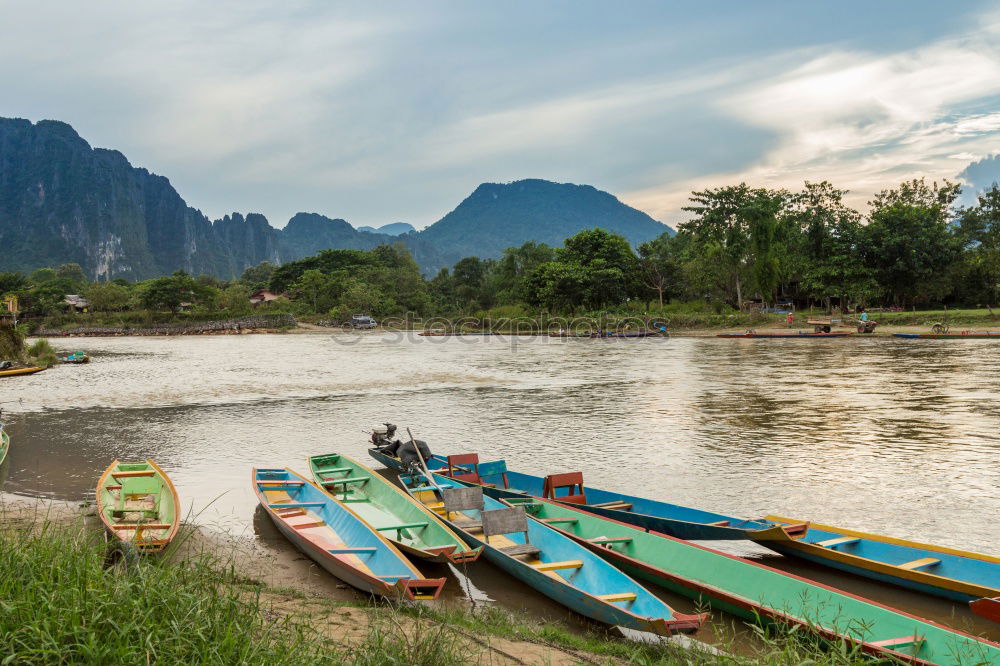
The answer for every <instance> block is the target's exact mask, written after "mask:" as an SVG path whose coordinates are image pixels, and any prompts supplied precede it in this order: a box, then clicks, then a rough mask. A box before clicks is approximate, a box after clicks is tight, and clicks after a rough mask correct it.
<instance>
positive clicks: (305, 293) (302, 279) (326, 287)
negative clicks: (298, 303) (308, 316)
mask: <svg viewBox="0 0 1000 666" xmlns="http://www.w3.org/2000/svg"><path fill="white" fill-rule="evenodd" d="M330 287H331V284H330V278H329V277H328V276H327V275H325V274H324V273H323V271H321V270H319V269H316V268H311V269H309V270H307V271H305V272H303V273H302V275H301V276H299V279H298V280H296V281H295V282H294V283H293V284H292V294H293V295H295V296H296V297H299V298H305V299H306V300H308V301H309V303H310V304H311V305H312V311H313V312H319V309H318V308H319V301H320V298H321V297H322V296H323V295H324V294H326V293H327V292H329V291H330Z"/></svg>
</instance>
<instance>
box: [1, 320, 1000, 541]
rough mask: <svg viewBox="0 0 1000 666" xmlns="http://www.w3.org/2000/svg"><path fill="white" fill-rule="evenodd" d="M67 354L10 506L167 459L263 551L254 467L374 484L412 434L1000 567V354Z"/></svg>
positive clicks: (211, 347) (71, 346)
mask: <svg viewBox="0 0 1000 666" xmlns="http://www.w3.org/2000/svg"><path fill="white" fill-rule="evenodd" d="M53 342H54V343H55V345H56V347H57V348H59V349H64V350H76V349H80V350H83V351H86V352H87V353H89V354H91V355H92V356H93V362H92V363H90V364H89V365H84V366H61V367H57V368H54V369H52V370H49V371H46V372H43V373H39V374H36V375H31V376H26V377H17V378H6V379H0V403H3V405H0V406H3V407H4V409H5V412H6V419H7V421H8V430H9V432H10V434H11V436H12V440H13V445H12V447H11V452H10V461H9V469H8V470H6V472H7V475H8V478H7V481H6V484H5V486H4V488H3V490H4V491H7V492H13V493H17V494H22V495H31V496H41V497H53V498H59V499H69V500H83V499H87V498H90V497H93V493H94V485H95V483H96V480H97V477H98V476H99V474H100V472H101V471H102V470H103V469H104V468H105V467H106V466H107V464H108V463H109V462H110V461H111V460H112V459H114V458H116V457H118V458H123V459H137V458H147V457H149V458H154V459H155V460H157V461H158V462H159V463H160V464H161V465H162V466H163V467H164V468H166V470H167V471H168V472H169V473H170V474H171V477H172V478H173V479H174V482H175V483H176V485H177V487H178V490H179V492H180V494H181V497H182V500H183V502H184V504H185V505H186V507H187V506H191V507H193V509H194V511H195V512H201V514H200V521H201V522H209V523H216V524H219V525H222V526H225V527H226V528H228V529H231V530H235V531H237V532H238V531H240V530H245V531H246V533H248V534H253V528H252V523H253V521H252V516H253V511H254V508H255V504H256V502H255V499H254V496H253V493H252V492H251V489H250V484H249V477H250V468H251V467H252V466H253V465H261V466H268V467H275V466H282V465H289V466H291V467H293V468H295V469H298V470H300V471H303V472H304V471H306V470H307V466H306V463H305V458H306V456H308V455H312V454H317V453H324V452H330V451H337V452H342V453H347V454H349V455H352V456H356V457H358V458H359V459H361V460H362V461H363V462H366V463H367V462H368V460H369V459H368V458H367V456H366V454H365V449H366V437H367V436H366V435H365V433H364V432H363V430H364V429H366V428H368V427H370V426H371V425H373V424H377V423H380V422H382V421H386V420H391V421H393V422H395V423H397V424H399V425H400V426H410V427H412V428H413V432H414V435H415V436H416V437H418V438H420V439H425V440H427V441H428V442H430V443H431V445H432V448H434V449H435V450H436V451H438V452H441V453H447V452H453V453H454V452H462V451H467V450H474V451H478V452H479V453H480V455H481V457H482V458H483V459H493V458H500V457H503V458H506V459H507V461H508V464H509V466H510V467H511V468H512V469H516V470H524V471H532V472H534V473H538V474H544V473H550V472H557V471H570V470H581V469H582V470H583V471H584V472H585V476H586V479H587V481H588V482H589V483H590V484H591V485H594V486H598V487H604V488H608V489H612V490H621V491H626V492H629V493H631V494H638V495H645V496H650V497H656V498H659V499H664V500H668V501H671V502H675V503H678V504H685V505H690V506H696V507H701V508H706V509H711V510H714V511H718V512H723V513H730V514H737V515H744V516H760V515H763V514H765V513H775V514H781V515H786V516H791V517H796V518H804V519H811V520H813V521H816V522H827V523H832V524H835V525H839V526H843V527H853V528H862V529H868V530H871V531H876V532H881V533H887V534H891V535H895V536H900V537H908V538H913V539H918V540H923V541H930V542H933V543H939V544H943V545H950V546H956V547H959V548H966V549H971V550H976V551H981V552H988V553H995V552H996V551H997V550H998V548H997V546H996V543H997V536H998V528H997V527H996V523H995V521H994V520H993V517H994V516H995V515H997V513H998V510H1000V465H998V463H997V454H998V453H1000V446H998V443H997V433H998V426H1000V390H998V386H997V377H998V371H1000V353H998V352H1000V346H998V343H997V342H995V341H991V340H981V341H980V340H975V341H973V340H969V341H958V342H955V341H933V340H895V339H886V338H881V339H878V338H868V339H856V340H855V339H846V340H819V341H804V340H739V339H737V340H727V339H715V338H704V339H701V338H686V339H677V338H675V339H670V340H632V341H608V340H555V339H548V338H540V339H532V338H522V339H515V340H512V339H510V338H484V337H480V338H465V339H454V338H452V339H447V338H439V339H426V338H419V337H416V338H406V339H401V338H400V337H399V336H393V335H390V334H381V333H373V334H367V335H364V336H362V337H360V338H358V339H355V338H345V337H334V336H331V335H325V334H305V335H250V336H225V337H178V338H91V339H76V340H54V341H53ZM348 342H352V344H347V343H348ZM206 507H207V508H206Z"/></svg>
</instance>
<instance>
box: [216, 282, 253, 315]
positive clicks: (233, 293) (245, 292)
mask: <svg viewBox="0 0 1000 666" xmlns="http://www.w3.org/2000/svg"><path fill="white" fill-rule="evenodd" d="M219 304H220V305H221V306H222V307H223V308H224V309H225V310H226V311H227V312H229V313H230V314H232V315H235V316H240V315H246V314H249V313H250V310H251V306H250V289H249V288H247V287H246V286H245V285H243V284H240V283H239V282H234V283H233V284H231V285H229V286H228V287H226V288H225V289H224V290H223V292H222V294H221V296H220V297H219Z"/></svg>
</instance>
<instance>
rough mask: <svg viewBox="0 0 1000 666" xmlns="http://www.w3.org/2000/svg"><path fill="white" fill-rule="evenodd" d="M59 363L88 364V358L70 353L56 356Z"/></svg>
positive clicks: (80, 354) (82, 354)
mask: <svg viewBox="0 0 1000 666" xmlns="http://www.w3.org/2000/svg"><path fill="white" fill-rule="evenodd" d="M57 358H58V359H59V362H60V363H90V357H89V356H87V355H86V354H84V353H83V352H72V353H69V354H58V355H57Z"/></svg>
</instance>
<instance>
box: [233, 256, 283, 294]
mask: <svg viewBox="0 0 1000 666" xmlns="http://www.w3.org/2000/svg"><path fill="white" fill-rule="evenodd" d="M275 268H276V267H275V265H274V264H272V263H271V262H270V261H262V262H260V263H259V264H257V265H256V266H250V267H249V268H247V269H246V270H244V271H243V274H242V275H241V276H240V282H242V283H243V284H244V285H246V287H247V288H248V289H249V290H250V291H257V290H258V289H266V288H267V285H268V283H269V282H270V281H271V276H272V275H274V269H275Z"/></svg>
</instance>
